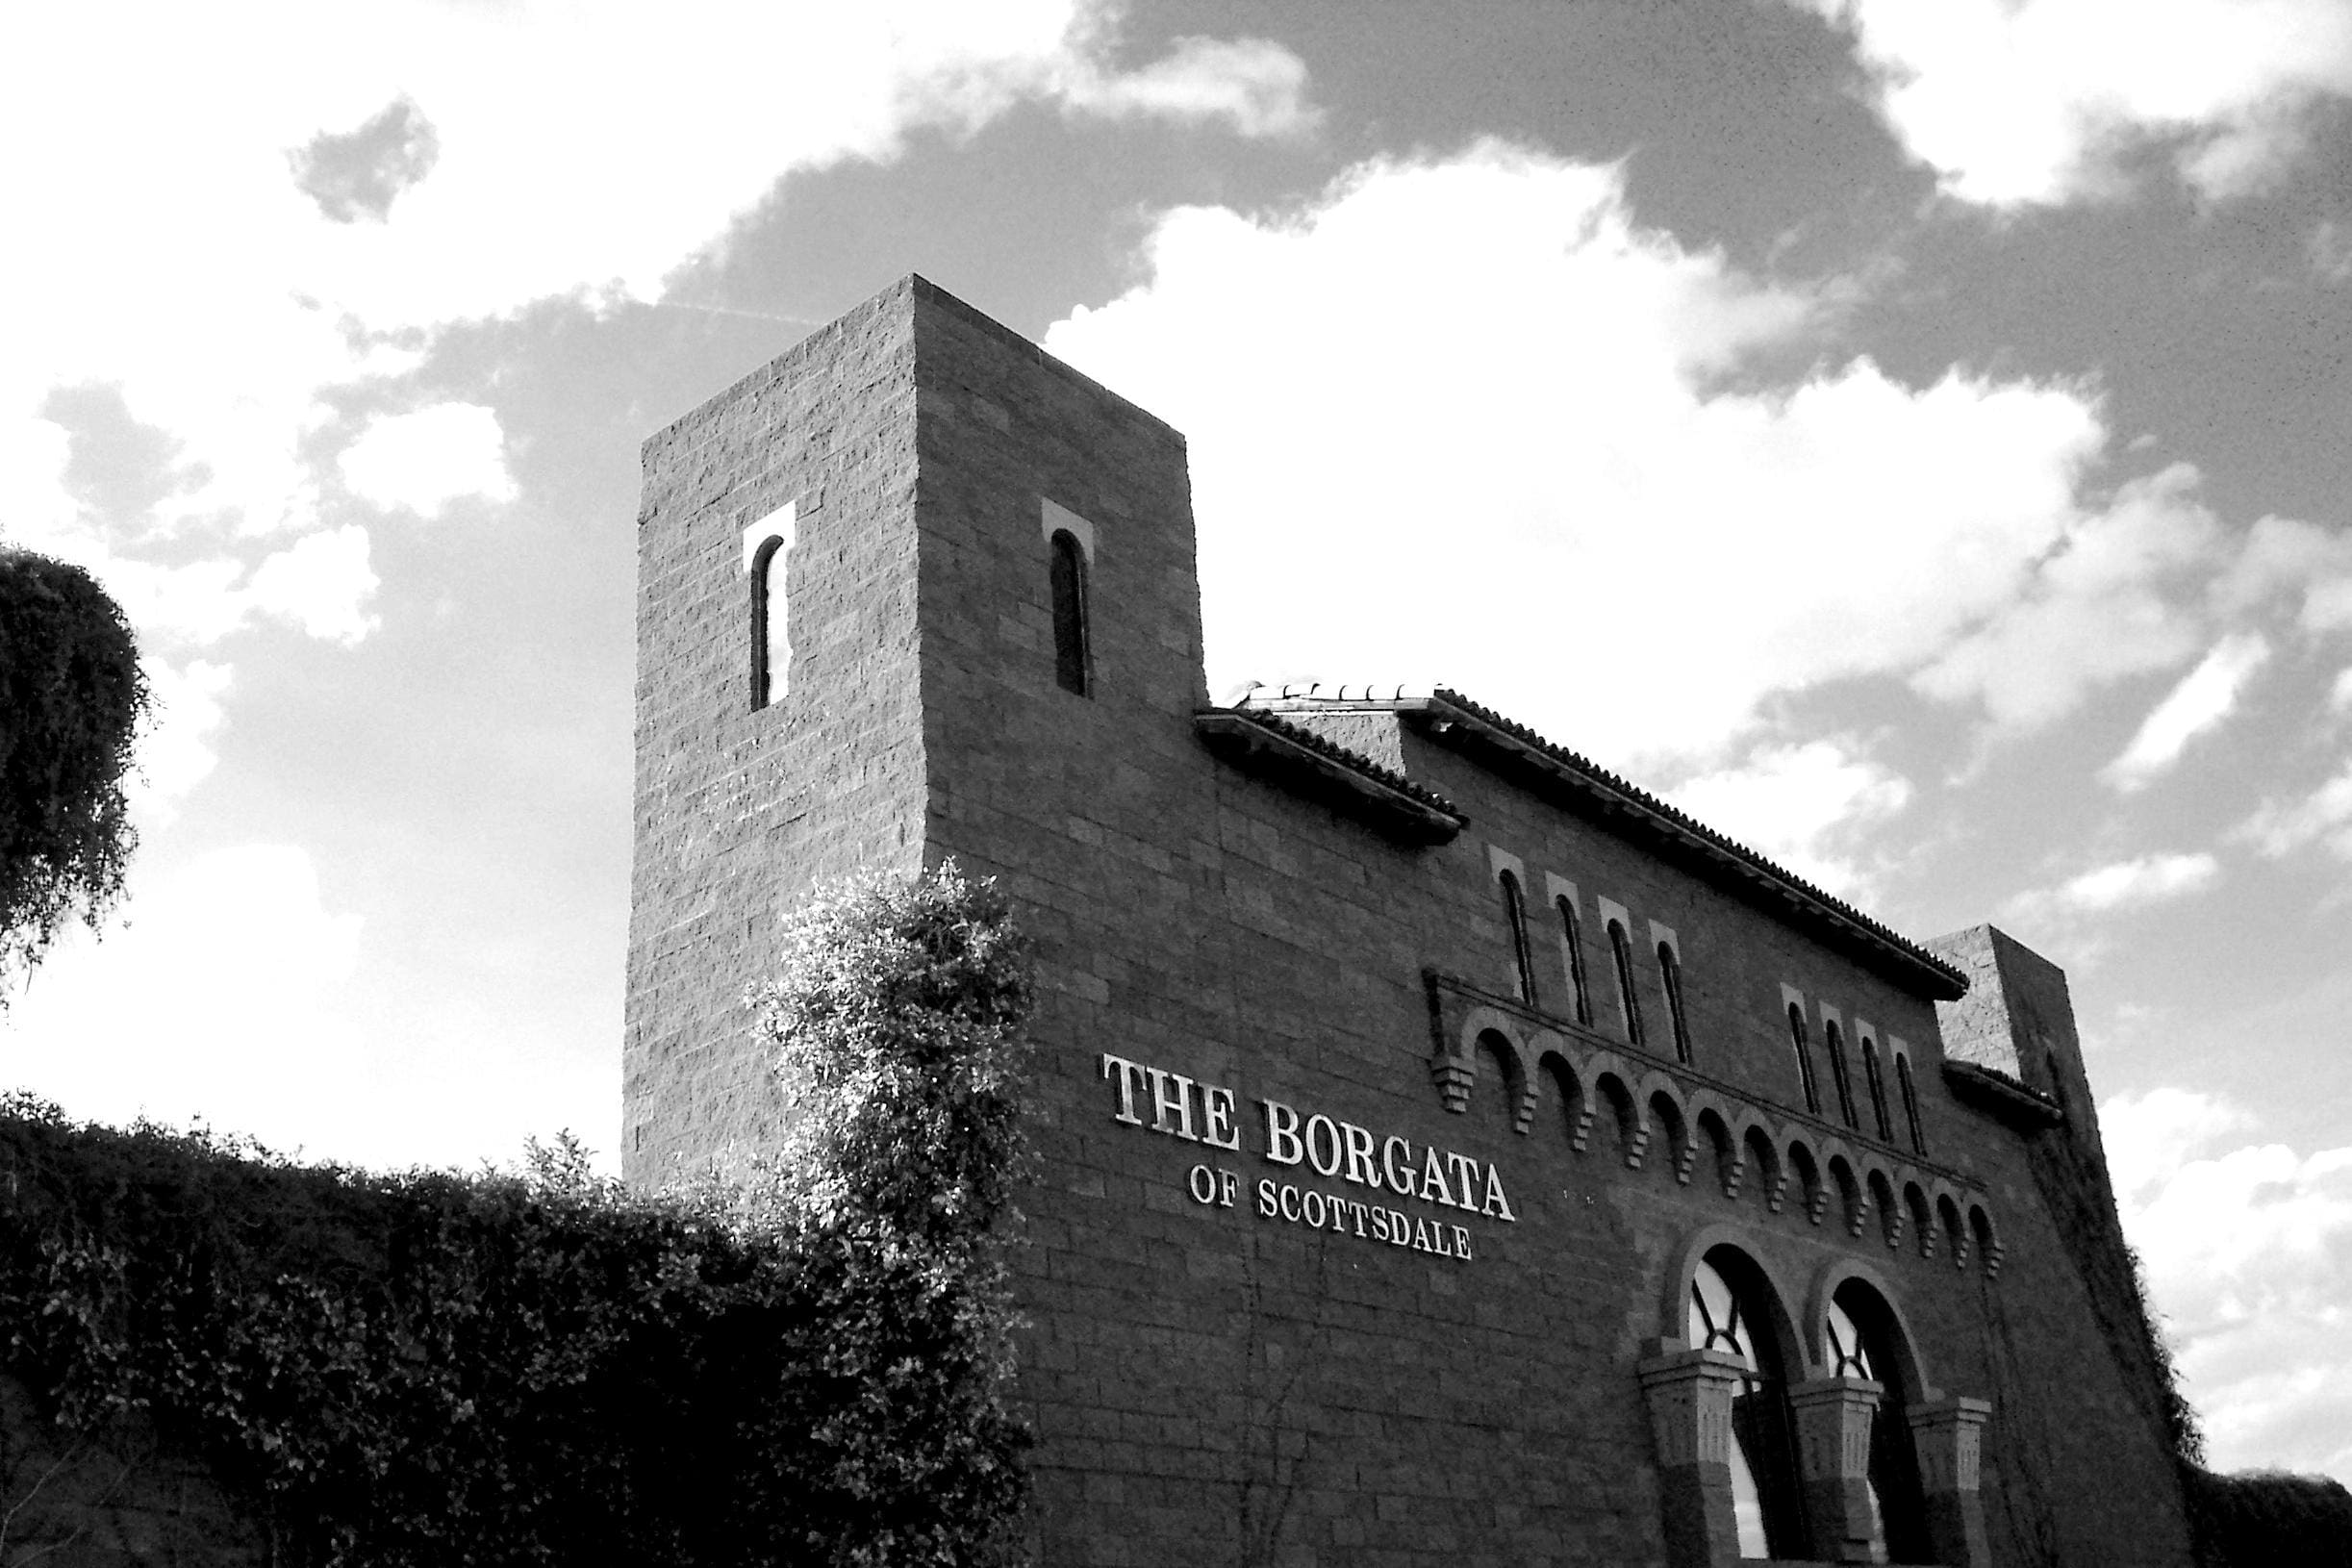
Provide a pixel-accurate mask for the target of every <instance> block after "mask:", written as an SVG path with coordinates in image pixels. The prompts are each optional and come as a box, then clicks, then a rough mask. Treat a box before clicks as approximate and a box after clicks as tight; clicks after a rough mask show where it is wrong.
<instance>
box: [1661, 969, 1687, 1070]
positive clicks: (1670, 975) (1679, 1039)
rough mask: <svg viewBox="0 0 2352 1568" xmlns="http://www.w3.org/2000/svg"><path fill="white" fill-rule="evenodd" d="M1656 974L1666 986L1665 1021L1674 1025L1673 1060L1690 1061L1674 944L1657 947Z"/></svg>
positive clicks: (1680, 974) (1679, 972) (1680, 971)
mask: <svg viewBox="0 0 2352 1568" xmlns="http://www.w3.org/2000/svg"><path fill="white" fill-rule="evenodd" d="M1657 973H1658V976H1659V978H1660V979H1662V980H1663V981H1664V982H1665V986H1666V1019H1667V1022H1668V1023H1670V1024H1673V1025H1674V1055H1675V1060H1677V1061H1680V1062H1688V1061H1689V1060H1690V1019H1689V1017H1688V1016H1687V1015H1685V1014H1684V1013H1683V1011H1682V960H1681V959H1679V958H1677V957H1675V955H1674V944H1673V943H1671V942H1661V943H1659V944H1658V945H1657Z"/></svg>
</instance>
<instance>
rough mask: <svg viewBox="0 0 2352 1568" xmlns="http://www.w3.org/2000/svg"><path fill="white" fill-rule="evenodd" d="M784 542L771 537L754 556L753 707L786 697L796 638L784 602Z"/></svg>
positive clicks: (752, 612) (752, 602)
mask: <svg viewBox="0 0 2352 1568" xmlns="http://www.w3.org/2000/svg"><path fill="white" fill-rule="evenodd" d="M784 553H785V551H784V540H783V538H782V537H781V536H780V535H775V534H771V535H770V536H769V537H768V538H766V539H764V540H762V541H761V542H760V546H759V549H758V550H757V551H756V552H755V553H754V554H753V555H752V557H751V706H752V707H754V708H765V707H766V706H768V704H770V703H771V702H774V701H776V700H777V699H779V698H780V697H782V696H783V695H784V692H785V686H786V682H787V680H788V679H789V678H790V676H791V672H792V639H791V636H790V631H791V627H790V624H789V621H788V618H787V614H786V607H785V599H784Z"/></svg>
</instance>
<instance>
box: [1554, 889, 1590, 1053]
mask: <svg viewBox="0 0 2352 1568" xmlns="http://www.w3.org/2000/svg"><path fill="white" fill-rule="evenodd" d="M1552 901H1553V903H1554V904H1555V905H1556V906H1557V907H1558V909H1559V913H1560V945H1561V946H1562V947H1564V948H1567V949H1568V989H1569V990H1571V991H1573V992H1575V993H1576V1021H1577V1022H1578V1023H1579V1024H1590V1023H1591V1022H1592V997H1591V995H1590V994H1589V993H1588V992H1586V990H1585V989H1584V933H1583V931H1582V929H1581V927H1580V926H1579V925H1578V923H1577V918H1576V905H1575V904H1572V903H1570V902H1569V901H1568V900H1567V899H1566V898H1555V899H1554V900H1552Z"/></svg>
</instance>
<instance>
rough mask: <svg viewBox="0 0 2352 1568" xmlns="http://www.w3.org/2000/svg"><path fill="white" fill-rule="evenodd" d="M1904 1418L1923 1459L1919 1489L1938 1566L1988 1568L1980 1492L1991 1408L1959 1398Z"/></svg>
mask: <svg viewBox="0 0 2352 1568" xmlns="http://www.w3.org/2000/svg"><path fill="white" fill-rule="evenodd" d="M1904 1414H1905V1415H1906V1416H1907V1417H1908V1418H1909V1422H1910V1428H1911V1448H1912V1451H1913V1452H1914V1453H1916V1454H1918V1456H1919V1487H1920V1492H1921V1494H1922V1497H1923V1501H1924V1502H1925V1504H1926V1506H1927V1524H1928V1537H1929V1539H1930V1540H1931V1541H1932V1542H1933V1543H1934V1544H1935V1560H1936V1561H1938V1562H1952V1563H1960V1564H1964V1565H1965V1568H1985V1564H1986V1563H1989V1562H1990V1561H1991V1560H1992V1555H1991V1550H1990V1547H1989V1546H1988V1544H1987V1541H1986V1537H1985V1505H1984V1501H1983V1500H1982V1499H1981V1498H1980V1497H1979V1496H1978V1495H1977V1486H1978V1476H1979V1473H1980V1471H1981V1468H1982V1454H1983V1445H1984V1436H1985V1423H1986V1422H1987V1421H1989V1420H1990V1419H1991V1417H1992V1403H1991V1402H1990V1401H1989V1400H1973V1399H1969V1398H1968V1397H1967V1396H1965V1395H1958V1396H1955V1397H1953V1398H1951V1399H1941V1400H1934V1401H1931V1402H1930V1403H1928V1404H1921V1405H1916V1406H1914V1407H1912V1408H1911V1409H1909V1410H1907V1411H1905V1412H1904Z"/></svg>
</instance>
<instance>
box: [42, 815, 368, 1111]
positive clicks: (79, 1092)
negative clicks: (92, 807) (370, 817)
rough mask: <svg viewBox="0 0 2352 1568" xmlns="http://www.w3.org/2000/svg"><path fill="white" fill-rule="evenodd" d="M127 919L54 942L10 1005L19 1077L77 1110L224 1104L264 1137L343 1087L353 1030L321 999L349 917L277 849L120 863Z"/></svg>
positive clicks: (354, 920)
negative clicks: (129, 871) (166, 863)
mask: <svg viewBox="0 0 2352 1568" xmlns="http://www.w3.org/2000/svg"><path fill="white" fill-rule="evenodd" d="M134 883H135V886H134V890H133V897H132V898H130V899H128V900H126V902H125V904H124V905H123V913H124V915H125V916H126V917H127V918H128V921H129V923H128V924H127V925H125V926H123V927H121V928H119V929H116V930H114V931H111V932H109V933H108V934H107V935H106V937H105V939H104V940H103V941H100V942H95V943H93V942H91V941H89V940H88V938H87V934H86V933H81V932H76V933H73V934H72V939H71V940H68V941H63V942H61V943H60V944H59V945H58V947H57V948H55V949H53V950H52V951H51V953H50V954H49V956H48V957H47V959H45V960H44V961H43V963H42V964H41V966H40V968H38V970H36V971H34V972H33V974H32V976H31V979H30V981H29V983H28V984H27V986H26V988H25V990H24V991H23V993H22V994H20V995H19V996H18V997H17V998H16V999H14V1001H13V1004H12V1006H11V1009H10V1012H9V1014H8V1018H7V1020H6V1027H7V1029H8V1032H9V1036H10V1054H11V1058H12V1072H13V1075H14V1077H15V1079H16V1081H17V1082H19V1083H20V1084H22V1085H23V1086H24V1087H26V1088H29V1089H32V1090H34V1091H35V1092H36V1093H38V1094H42V1095H45V1096H48V1097H50V1098H53V1099H56V1100H60V1101H61V1102H63V1103H64V1104H65V1105H67V1106H68V1107H69V1108H71V1109H73V1110H74V1111H76V1112H77V1113H79V1114H81V1115H85V1116H89V1117H94V1118H98V1119H101V1120H107V1121H114V1122H124V1121H128V1120H130V1119H131V1118H133V1117H134V1116H137V1115H139V1114H142V1113H145V1114H149V1115H152V1116H155V1117H157V1118H158V1119H161V1120H166V1121H172V1122H185V1121H187V1120H189V1119H190V1118H193V1117H196V1116H201V1115H204V1114H207V1113H208V1112H210V1111H212V1110H214V1109H215V1108H217V1107H222V1106H228V1105H235V1106H236V1107H237V1110H238V1120H239V1122H240V1128H239V1130H240V1131H248V1132H252V1133H254V1134H255V1135H257V1136H260V1137H262V1138H264V1139H265V1140H268V1139H270V1138H272V1137H282V1136H284V1135H285V1134H286V1132H287V1131H288V1129H290V1128H293V1127H299V1126H301V1125H304V1123H305V1119H306V1118H316V1119H318V1120H325V1118H318V1117H317V1111H316V1107H317V1106H318V1105H320V1104H321V1103H322V1102H325V1101H327V1100H330V1098H331V1097H332V1096H333V1095H335V1094H338V1093H342V1092H347V1088H348V1085H347V1081H344V1082H339V1081H338V1080H339V1079H340V1080H347V1079H348V1078H349V1076H350V1075H351V1074H352V1072H353V1068H354V1064H353V1062H352V1061H351V1059H350V1058H351V1054H352V1050H353V1045H354V1041H353V1036H352V1033H351V1025H350V1024H348V1023H345V1022H342V1021H341V1019H340V1017H339V1014H340V1012H341V1009H339V1008H338V1007H336V1006H335V1005H333V1003H334V1002H335V1000H336V999H338V997H339V994H340V992H341V988H342V986H343V985H344V983H345V982H347V981H348V980H349V979H350V977H351V975H352V973H353V971H354V968H355V967H356V965H357V963H358V958H359V942H360V920H359V917H358V916H356V915H350V914H340V913H336V912H333V911H332V910H330V909H329V908H328V906H327V904H326V902H325V900H324V898H323V897H322V895H321V892H320V889H319V882H318V873H317V871H316V867H315V866H314V865H313V864H312V861H311V858H310V856H309V855H308V854H306V853H305V852H304V851H302V850H301V849H299V848H296V847H291V846H289V845H253V846H248V847H240V848H235V849H223V850H217V851H215V852H214V853H211V854H208V855H205V856H203V857H201V858H199V859H197V860H195V861H193V862H191V863H190V864H188V865H187V866H184V867H182V868H181V869H180V870H179V871H178V872H177V873H170V874H164V875H157V874H155V873H152V872H151V871H135V872H134Z"/></svg>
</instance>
